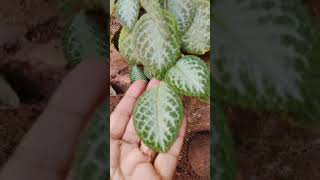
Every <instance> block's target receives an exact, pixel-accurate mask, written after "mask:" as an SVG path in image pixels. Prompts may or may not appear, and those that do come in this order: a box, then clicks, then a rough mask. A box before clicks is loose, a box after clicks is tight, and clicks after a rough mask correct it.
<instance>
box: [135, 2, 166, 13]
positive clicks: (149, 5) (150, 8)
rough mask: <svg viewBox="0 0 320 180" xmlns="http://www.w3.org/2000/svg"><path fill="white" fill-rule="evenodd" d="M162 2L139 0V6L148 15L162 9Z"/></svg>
mask: <svg viewBox="0 0 320 180" xmlns="http://www.w3.org/2000/svg"><path fill="white" fill-rule="evenodd" d="M163 2H164V1H163V0H140V4H141V6H142V7H143V9H145V10H146V11H147V12H148V13H152V12H155V11H159V10H160V9H162V5H163Z"/></svg>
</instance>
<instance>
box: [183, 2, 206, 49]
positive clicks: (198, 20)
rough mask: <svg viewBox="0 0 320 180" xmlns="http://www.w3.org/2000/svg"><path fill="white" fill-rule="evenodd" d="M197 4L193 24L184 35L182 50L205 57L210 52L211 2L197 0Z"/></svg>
mask: <svg viewBox="0 0 320 180" xmlns="http://www.w3.org/2000/svg"><path fill="white" fill-rule="evenodd" d="M195 3H196V5H197V8H196V12H195V15H194V19H193V22H192V24H191V25H190V27H189V29H188V30H187V31H186V32H185V33H184V34H183V35H182V49H183V50H184V51H186V52H187V53H190V54H197V55H203V54H205V53H206V52H208V51H210V1H209V0H195Z"/></svg>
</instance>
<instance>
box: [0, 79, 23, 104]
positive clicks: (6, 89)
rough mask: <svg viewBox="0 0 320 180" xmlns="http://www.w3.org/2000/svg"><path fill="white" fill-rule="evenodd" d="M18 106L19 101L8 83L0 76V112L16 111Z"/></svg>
mask: <svg viewBox="0 0 320 180" xmlns="http://www.w3.org/2000/svg"><path fill="white" fill-rule="evenodd" d="M19 105H20V99H19V97H18V95H17V94H16V92H15V91H14V90H13V89H12V88H11V86H10V85H9V84H8V82H7V81H6V80H5V79H4V78H3V77H2V76H1V75H0V110H1V109H16V108H18V107H19Z"/></svg>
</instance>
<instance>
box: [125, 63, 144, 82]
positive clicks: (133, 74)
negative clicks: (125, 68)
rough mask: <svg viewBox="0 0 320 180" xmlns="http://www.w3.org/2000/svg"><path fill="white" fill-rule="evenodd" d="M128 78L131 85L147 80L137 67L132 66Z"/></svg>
mask: <svg viewBox="0 0 320 180" xmlns="http://www.w3.org/2000/svg"><path fill="white" fill-rule="evenodd" d="M129 76H130V79H131V83H133V82H135V81H137V80H145V81H147V80H148V78H147V77H146V76H145V75H144V73H143V72H142V71H141V70H140V68H139V67H138V66H132V68H131V70H130V74H129Z"/></svg>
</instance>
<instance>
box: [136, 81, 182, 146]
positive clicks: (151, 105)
mask: <svg viewBox="0 0 320 180" xmlns="http://www.w3.org/2000/svg"><path fill="white" fill-rule="evenodd" d="M133 117H134V126H135V129H136V132H137V134H138V136H139V138H140V139H141V140H142V141H143V142H144V143H145V144H146V145H147V146H148V147H149V148H151V149H152V150H153V151H155V152H166V151H168V150H169V148H170V147H171V145H172V144H173V143H174V141H175V140H176V138H177V135H178V133H179V130H180V127H181V124H182V119H183V106H182V102H181V100H180V97H179V95H178V94H177V93H175V92H174V91H173V90H172V89H170V88H169V86H168V85H167V84H166V83H164V82H161V83H160V85H159V86H157V87H155V88H152V89H150V90H148V91H146V92H145V93H144V94H143V95H142V96H141V97H140V98H139V99H138V102H137V104H136V106H135V109H134V115H133Z"/></svg>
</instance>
